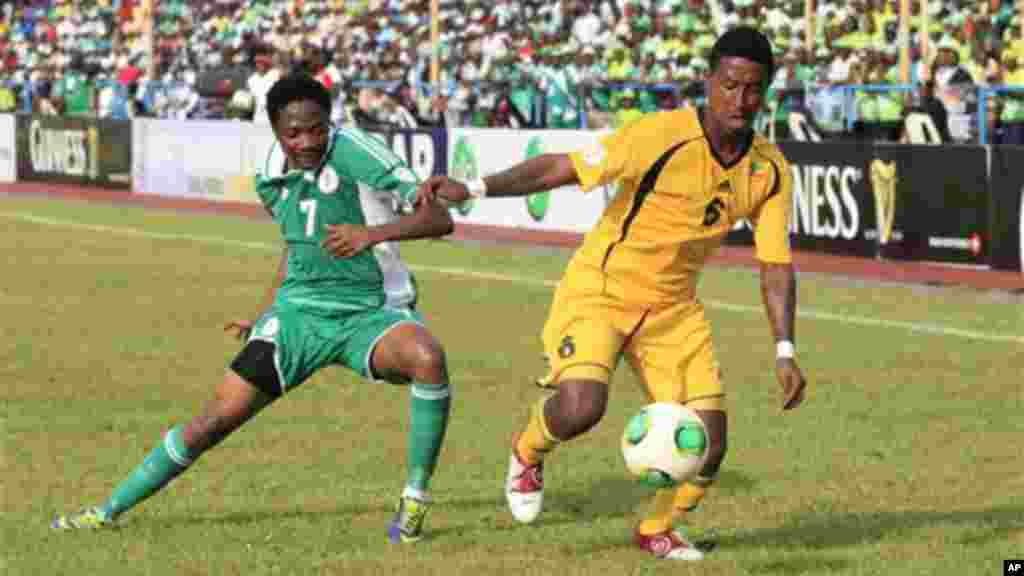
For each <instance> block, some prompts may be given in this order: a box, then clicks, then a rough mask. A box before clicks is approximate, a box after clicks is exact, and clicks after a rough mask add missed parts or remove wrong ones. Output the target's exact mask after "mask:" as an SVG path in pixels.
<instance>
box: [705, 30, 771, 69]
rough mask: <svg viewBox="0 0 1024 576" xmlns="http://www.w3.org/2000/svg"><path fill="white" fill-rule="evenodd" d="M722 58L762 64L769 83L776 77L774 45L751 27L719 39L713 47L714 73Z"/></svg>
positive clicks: (728, 33)
mask: <svg viewBox="0 0 1024 576" xmlns="http://www.w3.org/2000/svg"><path fill="white" fill-rule="evenodd" d="M722 58H743V59H744V60H750V61H751V62H755V63H757V64H760V65H761V67H762V68H764V71H765V78H766V79H767V81H768V82H771V79H772V77H774V76H775V56H773V55H772V43H771V42H770V41H769V40H768V37H767V36H765V35H764V34H762V33H761V32H759V31H758V30H756V29H754V28H751V27H749V26H738V27H736V28H733V29H731V30H729V31H728V32H726V33H725V34H722V35H721V36H719V37H718V40H717V41H716V42H715V45H714V46H712V47H711V58H710V62H709V64H710V65H711V66H710V67H711V71H712V72H714V71H716V70H717V69H718V63H719V62H720V61H721V60H722Z"/></svg>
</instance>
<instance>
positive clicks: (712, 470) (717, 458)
mask: <svg viewBox="0 0 1024 576" xmlns="http://www.w3.org/2000/svg"><path fill="white" fill-rule="evenodd" d="M726 447H727V443H726V439H725V436H717V437H715V436H712V437H709V438H708V458H707V460H706V461H705V462H704V470H703V474H702V475H703V476H708V477H710V476H714V475H715V474H716V473H718V467H719V466H721V465H722V461H723V460H725V452H726Z"/></svg>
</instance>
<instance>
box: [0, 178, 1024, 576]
mask: <svg viewBox="0 0 1024 576" xmlns="http://www.w3.org/2000/svg"><path fill="white" fill-rule="evenodd" d="M0 224H2V227H0V242H2V243H3V246H4V253H5V255H6V267H5V273H4V281H3V282H2V283H0V311H2V318H3V321H2V322H0V381H2V382H3V385H2V387H0V397H2V400H3V403H2V406H0V426H2V428H3V440H4V444H3V450H2V452H0V462H2V467H3V494H4V514H3V518H2V520H0V522H2V524H3V528H4V546H3V547H4V559H3V562H4V564H3V567H4V572H5V574H11V575H16V574H17V575H21V574H102V575H104V576H115V575H120V574H154V575H155V574H161V575H163V574H166V575H183V574H245V575H263V574H364V573H372V574H377V573H380V574H388V573H411V574H430V573H436V574H453V573H469V574H499V573H510V574H523V573H526V574H559V575H560V576H564V575H566V574H648V573H650V574H655V573H673V574H691V573H692V574H706V575H727V574H728V575H733V574H770V575H772V574H785V575H795V574H823V573H827V574H940V573H941V574H958V575H964V574H967V575H971V574H977V575H983V574H984V575H989V574H998V573H1001V570H1002V560H1003V559H1007V558H1020V557H1021V556H1024V460H1022V456H1021V453H1022V449H1021V444H1022V439H1024V402H1022V385H1024V305H1022V303H1021V302H1020V301H1019V300H1016V299H1013V298H1006V299H1001V298H995V297H991V296H988V295H984V294H980V293H976V292H969V291H961V290H953V289H931V288H927V289H926V288H919V287H909V286H897V285H880V284H872V283H864V282H858V281H851V280H849V279H842V278H834V277H822V276H808V275H805V276H803V277H802V278H801V283H800V302H801V310H802V312H803V316H802V318H801V319H800V320H799V321H798V325H797V333H798V341H799V350H800V360H801V364H802V366H803V367H804V370H805V372H806V373H807V375H808V377H809V379H810V381H811V388H810V395H809V398H808V401H807V402H806V403H805V405H804V406H803V407H802V408H800V409H799V410H798V411H796V412H794V413H788V414H782V413H781V411H780V410H779V400H780V398H779V394H778V390H777V384H776V383H775V380H774V375H773V371H772V368H773V364H774V361H773V346H772V344H771V342H770V337H769V331H768V327H767V322H766V321H765V319H764V317H763V315H762V314H761V313H760V312H759V307H760V302H759V293H758V288H757V276H756V273H755V272H753V271H750V270H746V269H721V268H712V269H709V270H708V271H707V272H706V273H705V276H704V279H703V280H702V285H701V295H702V297H703V298H704V299H705V301H706V302H708V304H709V317H710V318H711V321H712V323H713V327H714V331H715V338H716V344H717V349H718V354H719V357H720V360H721V363H722V365H723V368H724V373H725V379H726V383H727V386H728V387H729V392H730V400H729V410H730V417H731V422H730V428H731V430H730V451H729V455H728V456H727V457H726V462H725V465H724V466H723V472H722V474H721V480H720V482H719V484H718V486H717V487H716V489H715V491H714V492H713V493H712V494H711V496H710V497H709V499H708V501H707V503H706V505H705V506H704V507H703V509H702V510H701V511H699V512H697V513H694V514H693V515H692V516H691V520H692V523H693V524H694V525H696V526H699V527H706V528H713V529H714V530H715V531H717V532H718V534H719V545H718V547H717V549H715V550H714V551H713V552H712V554H711V555H710V556H709V558H708V560H707V561H705V562H703V563H700V564H699V565H679V564H675V563H665V562H656V561H654V560H652V559H650V558H649V557H647V556H646V555H644V554H642V553H640V552H638V551H635V550H634V549H633V548H631V547H630V546H629V545H628V541H629V538H630V532H631V528H632V526H633V524H634V522H635V521H636V514H637V512H638V511H639V510H640V509H641V505H642V503H644V502H646V492H645V490H644V489H643V488H642V487H640V486H638V485H637V484H636V483H635V482H633V481H631V480H630V479H629V478H627V476H626V473H625V469H624V467H623V465H622V463H621V461H620V456H619V452H618V440H619V434H620V433H621V429H622V426H623V425H624V424H625V421H626V419H627V417H628V416H629V415H630V414H631V413H632V412H633V411H635V410H636V409H637V408H638V407H639V406H640V405H641V404H643V402H644V399H643V395H642V393H641V392H640V390H639V387H638V386H637V384H636V381H635V380H634V378H633V377H632V375H630V374H629V373H628V371H627V370H625V369H624V370H620V372H619V374H618V375H617V377H616V381H615V384H614V387H613V391H612V402H611V404H610V407H609V411H608V414H607V416H606V418H605V420H604V421H603V422H602V424H601V425H600V426H599V427H598V428H597V429H596V430H594V431H593V432H592V433H591V434H589V435H588V436H586V437H585V438H583V439H580V440H577V441H574V442H573V443H572V444H571V445H569V446H567V447H565V448H563V449H562V450H561V451H560V452H559V453H557V455H556V456H555V457H553V458H552V459H551V460H550V464H549V466H548V470H547V477H548V493H547V494H546V511H545V513H544V515H543V516H542V517H541V520H540V521H539V524H537V525H535V526H529V527H525V526H519V525H517V524H516V523H515V522H514V521H513V520H512V518H511V516H510V515H509V514H508V512H507V511H506V510H505V508H504V503H503V497H502V482H503V477H504V472H505V465H506V462H507V455H508V447H509V440H510V437H511V436H512V434H513V433H514V431H516V430H517V429H518V428H519V427H520V426H521V424H522V422H523V419H524V417H525V414H526V409H527V406H528V404H529V403H531V402H532V401H534V399H535V398H537V391H536V390H535V389H534V388H533V386H532V385H531V384H530V381H531V379H532V378H533V377H534V376H535V375H537V374H538V373H539V372H540V371H541V370H542V368H543V364H542V361H541V357H540V348H539V339H538V333H539V330H540V327H541V325H542V323H543V321H544V318H545V315H546V312H547V306H548V302H549V299H550V296H551V286H550V285H551V283H552V282H553V281H556V280H557V279H558V277H559V274H560V272H561V269H562V267H563V265H564V263H565V261H566V255H565V254H564V253H560V252H553V251H541V250H531V249H525V248H521V247H504V246H477V245H463V244H456V243H450V242H424V243H417V244H410V245H407V246H406V247H405V248H404V255H405V257H406V259H407V261H409V262H410V263H412V264H414V265H415V266H416V267H417V270H418V277H419V281H420V286H421V289H422V310H423V311H424V313H425V315H426V316H427V318H428V321H429V323H430V326H431V328H432V329H433V330H434V331H435V332H436V334H437V335H438V336H439V337H440V338H441V339H442V341H443V342H444V343H445V346H446V348H447V350H448V354H449V360H450V364H451V373H452V381H453V386H454V393H455V397H454V398H455V404H454V410H453V415H452V420H451V424H450V428H449V436H448V442H447V445H446V447H445V450H444V453H443V455H442V460H441V464H440V470H439V472H438V474H437V476H436V479H435V483H434V486H435V498H436V500H437V504H436V506H435V507H434V509H433V510H432V511H431V514H430V517H429V518H428V528H429V532H430V533H429V539H428V540H426V541H424V542H422V543H420V544H418V545H415V546H412V547H400V546H394V545H391V544H388V543H387V541H386V538H385V526H386V524H387V522H388V520H389V519H390V517H391V515H392V507H393V505H394V499H395V497H396V495H397V493H398V491H399V490H400V489H401V486H402V481H403V478H404V453H405V448H404V446H405V421H406V414H407V411H408V400H407V392H406V391H405V390H404V389H402V388H397V387H390V386H386V385H373V384H368V383H365V382H362V381H360V380H358V379H356V378H355V377H353V376H351V375H349V374H348V373H346V372H344V371H342V370H340V369H335V370H329V371H326V372H323V373H322V374H320V375H318V376H316V377H315V378H313V380H311V381H310V382H308V383H306V384H305V385H304V386H303V387H301V388H299V389H298V390H296V391H294V392H292V393H291V394H289V395H288V396H286V397H285V398H284V399H283V400H282V401H280V402H278V403H277V404H276V405H275V406H272V407H271V408H269V409H268V410H267V411H266V412H264V413H263V414H262V415H261V416H259V417H257V419H256V420H254V421H253V422H251V423H250V424H249V425H247V426H246V427H244V428H243V429H242V430H241V431H240V432H239V433H237V434H235V435H234V436H232V437H231V438H229V439H228V440H227V441H226V442H225V443H224V444H223V445H222V446H220V447H219V448H217V449H216V450H214V451H213V452H211V453H209V454H207V455H205V456H204V457H203V458H202V459H201V460H200V462H199V463H198V464H197V465H196V466H195V467H193V469H191V470H190V471H189V472H187V473H186V474H185V475H184V476H182V477H181V478H179V479H178V480H176V481H175V482H174V483H173V484H172V485H171V487H170V488H169V489H167V490H165V491H164V492H163V493H161V494H159V495H157V496H156V497H154V498H153V499H151V500H149V501H148V502H146V503H145V504H143V505H142V506H141V507H140V508H138V509H136V510H134V511H133V512H131V513H129V514H128V515H126V516H125V517H123V519H122V523H121V527H120V529H119V530H116V531H110V532H98V533H60V534H56V533H51V532H50V531H49V530H48V528H47V524H48V522H49V520H50V519H51V518H52V516H53V515H54V513H55V512H58V511H67V510H72V509H76V508H78V507H80V506H83V505H86V504H93V503H97V502H99V501H100V500H101V499H102V498H104V497H105V496H106V495H107V494H108V493H109V491H110V489H111V488H112V486H113V484H114V483H116V482H118V481H120V480H121V479H122V478H124V476H125V475H126V474H127V473H128V472H129V471H130V470H131V469H132V468H133V467H134V466H135V465H136V464H138V463H139V462H140V461H141V460H142V458H143V456H144V455H145V454H146V453H147V452H148V451H149V450H150V449H151V448H152V447H153V446H154V445H155V443H156V442H157V441H159V439H160V436H161V434H162V433H163V431H164V430H166V429H167V428H169V427H170V426H172V425H174V424H175V423H178V422H181V421H183V420H186V419H187V418H189V417H190V416H191V415H193V414H194V413H195V412H196V411H197V410H199V408H200V406H201V405H202V403H203V402H204V401H205V400H206V399H207V398H208V397H209V396H210V395H211V393H212V388H213V386H214V385H215V384H216V383H217V382H218V381H219V380H220V378H221V377H222V374H223V371H224V369H225V366H226V365H227V363H228V362H229V361H230V359H231V358H232V356H233V354H234V353H235V352H236V351H237V349H238V346H237V344H236V343H234V342H233V341H232V340H230V339H229V338H228V337H227V336H226V335H224V334H223V333H222V332H221V331H220V326H221V325H222V323H223V322H224V321H226V320H229V319H233V318H251V317H253V316H254V315H255V314H256V313H257V312H258V310H257V306H258V305H259V303H260V301H261V299H262V297H263V294H264V291H265V290H266V287H267V283H268V282H269V281H270V279H271V277H272V275H273V272H274V269H275V265H276V259H277V257H278V254H279V240H278V238H277V230H276V228H275V227H274V225H273V224H271V223H270V222H269V221H256V220H247V219H242V218H233V217H225V216H207V215H197V214H191V213H188V214H186V213H177V212H169V211H147V210H143V209H141V208H133V207H123V206H120V207H114V206H109V205H99V204H95V205H94V204H88V203H82V202H71V201H57V200H52V199H35V198H31V199H30V198H11V197H7V198H0Z"/></svg>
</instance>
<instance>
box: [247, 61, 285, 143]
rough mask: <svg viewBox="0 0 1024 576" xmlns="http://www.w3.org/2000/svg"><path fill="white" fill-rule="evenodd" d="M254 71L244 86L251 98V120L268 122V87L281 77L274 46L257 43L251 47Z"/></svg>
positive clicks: (261, 122) (259, 122)
mask: <svg viewBox="0 0 1024 576" xmlns="http://www.w3.org/2000/svg"><path fill="white" fill-rule="evenodd" d="M253 68H254V71H253V73H252V75H251V76H249V79H248V80H247V81H246V87H247V89H248V92H249V94H250V95H251V96H252V99H253V115H252V119H253V122H255V123H257V124H270V118H269V117H268V116H267V93H268V92H270V87H271V86H273V85H274V82H277V80H278V79H279V78H281V69H280V68H279V67H278V59H277V57H276V55H275V53H274V48H273V47H272V46H270V45H269V44H258V45H257V46H256V47H255V48H254V49H253Z"/></svg>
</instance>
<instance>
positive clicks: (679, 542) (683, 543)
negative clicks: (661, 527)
mask: <svg viewBox="0 0 1024 576" xmlns="http://www.w3.org/2000/svg"><path fill="white" fill-rule="evenodd" d="M635 542H636V545H637V546H639V547H640V548H642V549H644V550H646V551H648V552H650V553H651V554H653V555H654V557H655V558H663V559H665V560H689V561H695V560H703V559H704V553H703V552H701V551H700V550H698V549H697V548H696V547H695V546H694V545H693V544H692V543H691V542H690V541H689V540H687V539H686V538H684V537H683V536H682V535H681V534H680V533H678V532H676V531H674V530H666V531H664V532H659V533H657V534H647V535H645V534H641V533H640V531H639V530H638V531H637V532H636V538H635Z"/></svg>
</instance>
